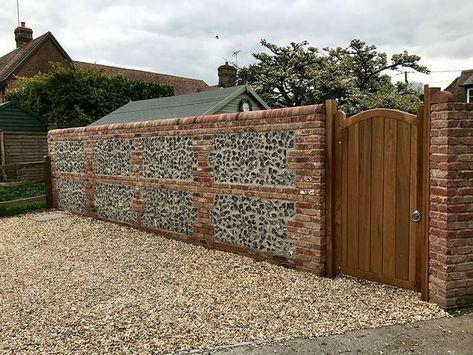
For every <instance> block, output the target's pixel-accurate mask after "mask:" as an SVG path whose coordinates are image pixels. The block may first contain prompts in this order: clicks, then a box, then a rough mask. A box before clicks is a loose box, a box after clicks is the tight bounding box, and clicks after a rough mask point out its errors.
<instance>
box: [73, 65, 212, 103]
mask: <svg viewBox="0 0 473 355" xmlns="http://www.w3.org/2000/svg"><path fill="white" fill-rule="evenodd" d="M74 66H75V67H76V68H77V69H79V70H81V69H83V70H89V69H96V70H100V71H102V72H104V73H106V74H110V75H116V74H122V75H123V76H125V77H126V78H128V79H131V80H144V81H151V82H156V83H167V84H170V85H172V86H173V87H174V95H182V94H189V93H192V92H200V91H208V90H209V89H211V88H213V87H212V86H209V85H207V84H206V83H205V82H204V81H203V80H199V79H191V78H185V77H182V76H175V75H168V74H161V73H153V72H149V71H143V70H137V69H128V68H120V67H113V66H109V65H103V64H93V63H85V62H79V61H74Z"/></svg>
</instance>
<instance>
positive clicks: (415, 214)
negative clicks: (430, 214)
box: [411, 210, 421, 222]
mask: <svg viewBox="0 0 473 355" xmlns="http://www.w3.org/2000/svg"><path fill="white" fill-rule="evenodd" d="M420 217H421V214H420V212H419V211H418V210H415V211H414V212H412V214H411V219H412V221H413V222H419V221H420Z"/></svg>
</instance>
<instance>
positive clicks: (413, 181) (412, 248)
mask: <svg viewBox="0 0 473 355" xmlns="http://www.w3.org/2000/svg"><path fill="white" fill-rule="evenodd" d="M417 135H418V133H417V127H416V126H411V137H410V138H411V148H410V156H411V167H410V171H409V174H410V192H409V198H410V202H409V210H410V212H412V211H414V210H416V209H419V208H420V207H418V198H417V180H418V159H417V145H418V143H419V142H418V139H417ZM419 202H420V200H419ZM417 229H418V226H417V223H415V222H413V221H411V220H409V281H411V282H413V283H415V279H416V240H417Z"/></svg>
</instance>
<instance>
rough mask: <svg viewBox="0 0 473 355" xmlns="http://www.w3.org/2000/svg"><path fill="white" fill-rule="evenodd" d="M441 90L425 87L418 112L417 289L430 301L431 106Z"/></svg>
mask: <svg viewBox="0 0 473 355" xmlns="http://www.w3.org/2000/svg"><path fill="white" fill-rule="evenodd" d="M437 91H440V88H429V86H428V85H425V86H424V105H423V108H422V109H419V111H418V112H417V118H418V121H420V122H421V124H422V125H421V127H420V129H419V131H418V141H419V144H418V157H419V174H420V179H421V181H419V183H418V198H419V202H420V203H421V205H422V206H421V210H420V211H421V213H422V215H423V218H422V219H421V223H420V225H419V232H418V235H417V239H418V241H417V247H416V270H417V273H416V289H417V290H419V289H420V291H421V295H422V299H423V300H425V301H428V300H429V203H430V201H429V199H430V197H429V190H430V166H429V164H430V156H429V150H430V105H431V99H432V96H433V95H434V94H435V93H436V92H437Z"/></svg>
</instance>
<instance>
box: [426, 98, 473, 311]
mask: <svg viewBox="0 0 473 355" xmlns="http://www.w3.org/2000/svg"><path fill="white" fill-rule="evenodd" d="M429 226H430V228H429V257H430V259H429V296H430V300H431V301H432V302H435V303H438V304H440V305H441V306H443V307H445V308H455V307H460V306H466V305H472V304H473V104H467V103H458V102H453V95H452V94H451V93H449V92H447V91H440V92H438V93H436V94H435V95H434V97H433V98H432V106H431V145H430V223H429Z"/></svg>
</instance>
